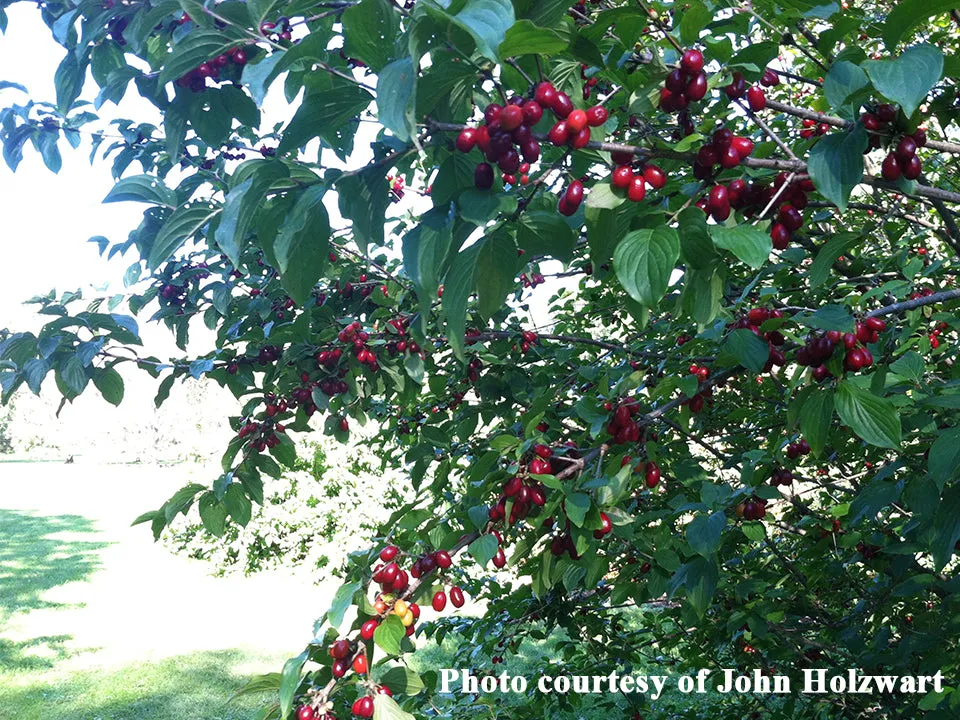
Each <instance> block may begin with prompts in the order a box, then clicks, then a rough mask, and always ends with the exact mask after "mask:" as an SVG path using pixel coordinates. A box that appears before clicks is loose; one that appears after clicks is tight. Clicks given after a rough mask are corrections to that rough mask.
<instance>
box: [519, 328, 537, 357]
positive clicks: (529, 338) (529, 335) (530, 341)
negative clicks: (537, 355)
mask: <svg viewBox="0 0 960 720" xmlns="http://www.w3.org/2000/svg"><path fill="white" fill-rule="evenodd" d="M539 342H540V338H539V337H537V334H536V333H535V332H533V330H524V331H523V332H522V333H521V334H520V346H519V350H520V354H521V355H526V354H527V353H528V352H530V348H532V347H533V346H534V345H537V344H538V343H539ZM513 349H514V350H517V349H518V348H517V345H514V346H513Z"/></svg>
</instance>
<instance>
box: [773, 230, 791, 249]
mask: <svg viewBox="0 0 960 720" xmlns="http://www.w3.org/2000/svg"><path fill="white" fill-rule="evenodd" d="M770 238H771V239H772V240H773V246H774V247H775V248H776V249H777V250H786V249H787V246H788V245H789V244H790V231H789V230H787V227H786V226H785V225H784V224H783V223H774V224H773V226H772V227H771V228H770Z"/></svg>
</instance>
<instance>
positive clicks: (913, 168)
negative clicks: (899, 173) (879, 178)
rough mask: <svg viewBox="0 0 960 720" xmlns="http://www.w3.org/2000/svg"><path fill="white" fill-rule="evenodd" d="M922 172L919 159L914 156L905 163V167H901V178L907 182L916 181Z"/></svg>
mask: <svg viewBox="0 0 960 720" xmlns="http://www.w3.org/2000/svg"><path fill="white" fill-rule="evenodd" d="M922 172H923V164H922V163H921V162H920V158H918V157H917V156H916V155H914V156H913V157H912V158H910V160H908V161H907V163H906V165H905V166H904V167H903V176H904V177H905V178H906V179H907V180H916V179H917V178H918V177H920V173H922Z"/></svg>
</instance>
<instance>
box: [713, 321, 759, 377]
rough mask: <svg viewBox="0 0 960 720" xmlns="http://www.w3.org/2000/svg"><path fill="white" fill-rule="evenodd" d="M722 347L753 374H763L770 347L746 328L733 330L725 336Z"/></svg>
mask: <svg viewBox="0 0 960 720" xmlns="http://www.w3.org/2000/svg"><path fill="white" fill-rule="evenodd" d="M723 347H724V349H725V350H727V351H728V352H729V353H730V354H731V355H733V356H734V357H735V358H736V359H737V362H739V363H740V364H741V365H743V366H744V367H745V368H747V370H752V371H753V372H755V373H759V372H763V367H764V365H766V364H767V359H768V358H769V357H770V347H769V345H767V342H766V341H765V340H761V339H760V338H758V337H757V336H756V335H754V334H753V332H751V331H750V330H747V329H746V328H740V329H738V330H734V331H733V332H731V333H730V334H729V335H727V339H726V340H725V341H724V343H723Z"/></svg>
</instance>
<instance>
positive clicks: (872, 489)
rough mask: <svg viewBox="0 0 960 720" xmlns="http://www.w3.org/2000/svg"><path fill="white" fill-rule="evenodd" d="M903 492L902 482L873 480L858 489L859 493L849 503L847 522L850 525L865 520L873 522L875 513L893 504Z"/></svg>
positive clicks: (883, 479)
mask: <svg viewBox="0 0 960 720" xmlns="http://www.w3.org/2000/svg"><path fill="white" fill-rule="evenodd" d="M902 492H903V480H900V481H897V482H894V481H892V480H887V479H885V478H874V479H873V480H872V481H870V483H869V484H867V485H865V486H863V487H862V488H860V492H859V493H858V494H857V496H856V497H855V498H854V499H853V502H851V503H850V511H849V512H848V513H847V521H848V522H849V523H850V524H851V525H856V524H857V523H858V522H860V521H861V520H863V519H864V518H866V519H867V520H873V519H874V518H875V517H876V516H877V513H879V512H880V511H881V510H883V509H884V508H885V507H887V506H888V505H890V503H895V502H896V501H897V500H898V499H899V498H900V495H901V493H902Z"/></svg>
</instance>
